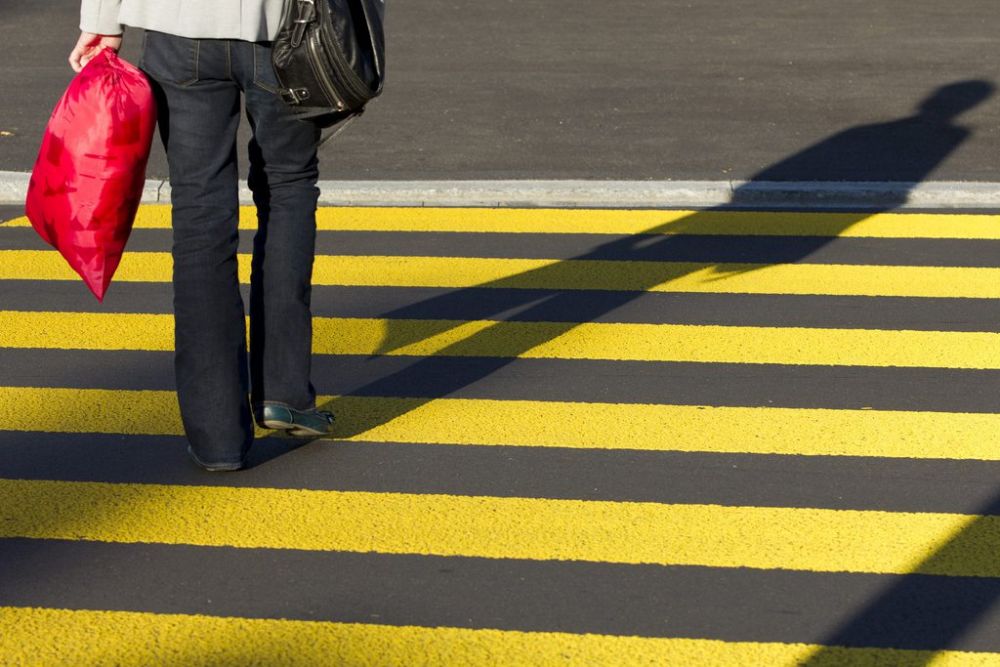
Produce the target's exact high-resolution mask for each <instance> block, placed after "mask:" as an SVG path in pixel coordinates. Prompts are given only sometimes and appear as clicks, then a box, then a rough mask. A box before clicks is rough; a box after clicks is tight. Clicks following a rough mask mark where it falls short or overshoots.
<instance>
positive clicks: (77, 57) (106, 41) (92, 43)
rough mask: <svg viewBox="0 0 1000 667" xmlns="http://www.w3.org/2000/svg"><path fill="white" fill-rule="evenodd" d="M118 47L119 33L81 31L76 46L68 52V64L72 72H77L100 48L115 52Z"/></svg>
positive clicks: (120, 41) (120, 45) (120, 38)
mask: <svg viewBox="0 0 1000 667" xmlns="http://www.w3.org/2000/svg"><path fill="white" fill-rule="evenodd" d="M120 48H122V36H121V35H95V34H94V33H92V32H82V33H80V39H78V40H77V42H76V46H75V47H73V52H72V53H70V54H69V66H70V67H72V68H73V71H74V72H79V71H80V70H82V69H83V67H84V65H86V64H87V63H88V62H90V60H91V58H93V57H94V56H96V55H97V54H98V53H100V52H101V51H102V50H104V49H111V50H112V51H114V52H115V53H117V52H118V49H120Z"/></svg>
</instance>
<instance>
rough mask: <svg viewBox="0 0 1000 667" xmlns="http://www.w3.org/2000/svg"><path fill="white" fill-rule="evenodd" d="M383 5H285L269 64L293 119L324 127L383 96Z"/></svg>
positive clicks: (320, 0)
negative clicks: (308, 120)
mask: <svg viewBox="0 0 1000 667" xmlns="http://www.w3.org/2000/svg"><path fill="white" fill-rule="evenodd" d="M384 15H385V2H384V0H287V5H286V7H285V15H284V18H283V19H282V24H281V30H280V31H279V33H278V36H277V37H276V38H275V40H274V44H273V48H272V53H271V61H272V63H273V65H274V73H275V75H276V76H277V79H278V84H279V94H280V95H281V99H282V100H283V101H284V102H285V103H286V104H287V105H288V106H289V107H291V108H292V110H293V111H294V115H295V117H297V118H303V119H305V118H311V119H313V120H315V121H316V122H318V123H319V124H320V125H321V126H323V127H329V126H330V125H333V124H335V123H337V122H339V121H341V120H345V119H346V118H348V117H351V116H356V115H358V114H360V113H361V112H362V111H363V110H364V107H365V105H366V104H367V103H368V102H369V101H370V100H372V99H373V98H375V97H377V96H378V95H379V94H380V93H381V92H382V82H383V80H384V76H385V73H384V67H385V35H384V33H383V29H382V19H383V16H384Z"/></svg>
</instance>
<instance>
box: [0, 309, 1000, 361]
mask: <svg viewBox="0 0 1000 667" xmlns="http://www.w3.org/2000/svg"><path fill="white" fill-rule="evenodd" d="M0 346H3V347H7V348H51V349H79V350H149V351H156V350H159V351H168V350H173V317H172V316H171V315H162V314H161V315H152V314H134V313H133V314H124V313H123V314H104V313H63V312H52V313H50V312H36V311H30V312H19V311H0ZM313 352H314V353H315V354H331V355H344V354H351V355H376V354H378V355H395V356H398V355H413V356H433V355H436V356H453V357H468V356H479V357H511V358H513V357H520V358H528V359H546V358H549V359H604V360H612V361H676V362H711V363H741V364H787V365H803V364H805V365H820V366H825V365H828V366H880V367H887V366H905V367H921V368H967V369H972V368H978V369H1000V333H988V332H955V331H882V330H866V329H820V328H785V327H741V326H716V325H688V324H628V323H595V322H585V323H573V322H497V321H484V320H474V321H462V320H411V319H405V320H388V319H367V318H332V317H331V318H320V317H316V318H314V319H313Z"/></svg>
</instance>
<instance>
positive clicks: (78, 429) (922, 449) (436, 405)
mask: <svg viewBox="0 0 1000 667" xmlns="http://www.w3.org/2000/svg"><path fill="white" fill-rule="evenodd" d="M318 401H319V403H320V404H321V405H326V406H329V407H330V408H331V409H332V410H333V411H334V412H335V413H336V414H337V421H336V423H335V424H334V431H333V433H332V436H331V437H332V438H335V439H343V440H353V441H361V442H369V441H370V442H402V443H419V444H452V445H478V446H494V445H506V446H511V447H564V448H570V449H620V450H628V449H635V450H646V451H679V452H718V453H747V454H796V455H807V456H873V457H890V458H900V457H902V458H917V459H972V460H985V461H996V460H1000V448H998V447H997V446H996V434H997V433H1000V414H978V413H955V412H906V411H895V410H886V411H881V410H833V409H818V408H758V407H754V408H744V407H706V406H691V405H648V404H622V403H573V402H555V401H531V400H490V399H457V398H434V399H430V398H383V397H369V396H343V397H330V396H322V397H319V399H318ZM0 424H2V425H3V428H4V429H6V430H10V431H49V432H53V433H115V434H123V435H182V433H183V430H182V428H181V421H180V415H179V413H178V408H177V398H176V395H175V394H174V392H171V391H149V390H144V391H132V390H102V389H60V388H31V387H0ZM262 433H264V432H263V431H258V434H262Z"/></svg>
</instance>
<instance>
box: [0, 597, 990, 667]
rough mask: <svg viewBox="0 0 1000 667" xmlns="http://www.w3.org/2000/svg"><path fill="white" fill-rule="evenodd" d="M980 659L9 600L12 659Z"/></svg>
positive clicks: (960, 662)
mask: <svg viewBox="0 0 1000 667" xmlns="http://www.w3.org/2000/svg"><path fill="white" fill-rule="evenodd" d="M807 659H811V660H812V662H811V663H810V664H812V665H815V666H816V667H840V666H842V665H856V666H858V667H875V666H877V665H890V664H891V665H897V666H899V667H926V666H927V665H935V666H937V667H972V666H977V667H979V666H987V665H1000V654H997V653H971V652H962V651H940V652H934V651H913V650H899V649H876V648H840V647H821V646H817V645H810V644H779V643H755V642H723V641H718V640H711V639H675V638H652V637H617V636H609V635H596V634H582V635H575V634H570V633H564V632H517V631H509V630H508V631H504V630H491V629H468V628H449V627H436V628H426V627H416V626H391V625H369V624H361V623H331V622H322V621H297V620H284V619H252V618H234V617H218V616H201V615H181V614H150V613H142V612H127V611H90V610H64V609H38V608H24V607H0V662H3V663H4V664H8V665H32V664H45V665H66V666H73V667H76V666H77V665H121V666H123V667H138V666H140V665H149V664H166V663H169V664H177V665H188V666H190V667H203V666H204V667H214V666H216V665H251V664H260V665H288V666H290V667H291V666H294V665H303V666H308V667H312V666H314V665H352V666H355V667H375V666H378V665H382V666H384V665H410V666H412V667H424V666H426V667H446V666H447V667H451V666H454V665H466V666H468V667H497V666H500V665H505V666H506V665H510V666H511V667H516V666H522V665H524V666H527V665H551V666H553V667H555V666H560V667H577V666H579V667H582V666H584V665H620V666H622V667H630V666H632V665H635V666H638V665H646V666H651V665H718V666H724V665H733V666H734V667H735V666H740V667H742V666H744V665H776V666H777V665H787V666H789V667H790V666H791V665H796V664H800V663H802V662H804V661H806V660H807Z"/></svg>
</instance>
